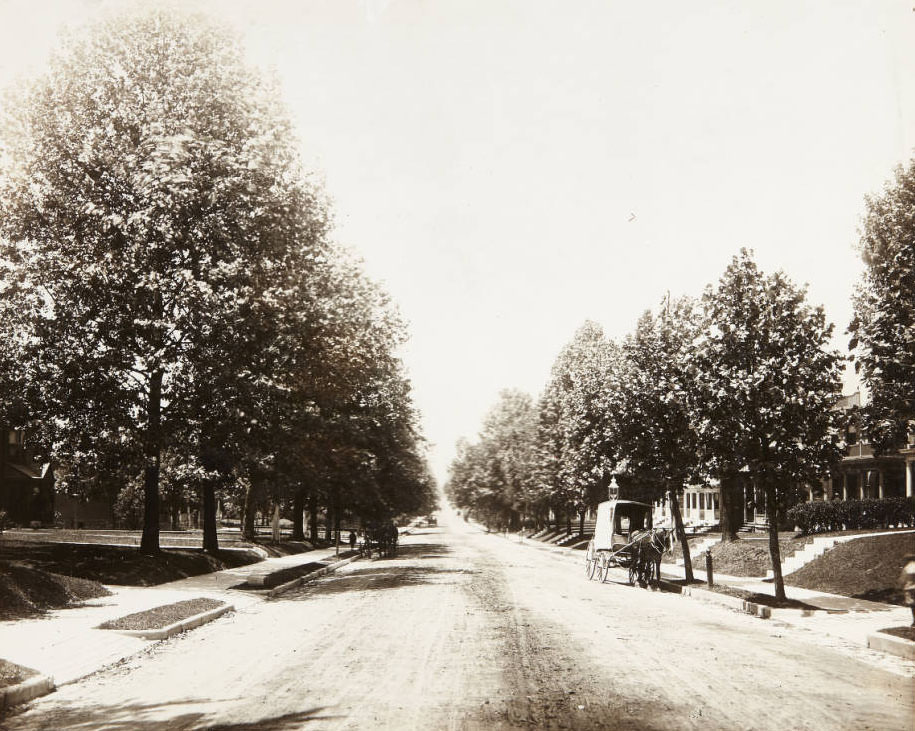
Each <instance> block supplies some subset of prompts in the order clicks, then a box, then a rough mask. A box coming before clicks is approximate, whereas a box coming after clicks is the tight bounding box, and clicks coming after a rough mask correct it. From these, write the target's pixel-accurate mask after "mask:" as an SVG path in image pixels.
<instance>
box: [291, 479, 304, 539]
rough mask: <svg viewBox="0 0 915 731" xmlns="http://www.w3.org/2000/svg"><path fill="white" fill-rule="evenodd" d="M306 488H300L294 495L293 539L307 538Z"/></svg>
mask: <svg viewBox="0 0 915 731" xmlns="http://www.w3.org/2000/svg"><path fill="white" fill-rule="evenodd" d="M304 522H305V490H303V489H299V490H297V491H296V493H295V495H293V496H292V540H294V541H304V540H305V526H304V525H303V524H304Z"/></svg>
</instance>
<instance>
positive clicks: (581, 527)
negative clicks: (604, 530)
mask: <svg viewBox="0 0 915 731" xmlns="http://www.w3.org/2000/svg"><path fill="white" fill-rule="evenodd" d="M584 532H585V514H584V513H579V514H578V535H583V534H584Z"/></svg>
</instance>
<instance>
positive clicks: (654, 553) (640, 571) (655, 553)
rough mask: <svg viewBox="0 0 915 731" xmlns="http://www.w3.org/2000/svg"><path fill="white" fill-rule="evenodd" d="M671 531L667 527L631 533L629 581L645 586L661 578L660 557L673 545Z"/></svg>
mask: <svg viewBox="0 0 915 731" xmlns="http://www.w3.org/2000/svg"><path fill="white" fill-rule="evenodd" d="M673 533H674V532H673V531H672V530H670V529H668V528H649V529H647V530H644V531H639V532H638V533H635V534H633V536H632V542H631V562H630V564H629V581H630V583H633V584H634V583H636V582H638V584H639V585H640V586H647V585H648V584H649V583H651V582H652V581H660V580H661V557H662V556H663V555H664V554H665V553H667V552H668V551H670V550H671V548H672V547H673Z"/></svg>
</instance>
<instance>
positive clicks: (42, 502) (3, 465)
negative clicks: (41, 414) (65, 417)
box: [0, 426, 54, 526]
mask: <svg viewBox="0 0 915 731" xmlns="http://www.w3.org/2000/svg"><path fill="white" fill-rule="evenodd" d="M0 510H3V511H5V512H6V516H7V520H8V521H10V522H12V523H15V524H16V525H21V526H27V525H31V524H33V523H36V522H37V523H41V524H44V525H49V524H52V523H53V522H54V473H53V471H52V470H51V466H50V464H38V463H37V462H35V460H34V459H33V458H32V455H31V454H30V452H29V450H28V448H27V445H26V437H25V433H24V432H23V431H21V430H17V429H8V428H6V427H5V426H0Z"/></svg>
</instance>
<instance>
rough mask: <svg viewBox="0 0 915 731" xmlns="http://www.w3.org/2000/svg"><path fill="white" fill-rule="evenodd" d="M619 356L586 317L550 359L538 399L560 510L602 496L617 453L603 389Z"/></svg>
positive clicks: (545, 468) (547, 466)
mask: <svg viewBox="0 0 915 731" xmlns="http://www.w3.org/2000/svg"><path fill="white" fill-rule="evenodd" d="M618 361H619V352H618V348H617V346H616V345H615V344H614V343H613V342H612V341H609V340H608V339H607V338H606V337H605V336H604V332H603V329H602V328H601V327H600V326H599V325H598V324H596V323H594V322H590V321H588V322H585V323H584V325H582V326H581V327H580V328H579V329H578V330H577V331H576V332H575V335H574V336H573V338H572V340H571V341H570V342H569V343H568V344H567V345H566V346H565V347H564V348H563V349H562V350H561V351H560V353H559V355H558V356H557V357H556V360H555V362H554V363H553V368H552V371H551V374H550V380H549V382H548V383H547V385H546V388H545V389H544V392H543V395H542V396H541V399H540V412H541V419H540V420H541V447H542V450H541V455H542V459H543V465H542V474H543V475H544V477H545V479H546V480H547V481H548V484H549V487H550V491H551V494H552V499H553V505H554V508H556V509H558V510H559V511H561V512H565V513H567V514H568V513H571V512H574V511H575V509H576V507H578V509H579V510H581V509H582V508H583V507H586V506H594V505H596V504H597V503H598V502H599V501H600V500H601V499H603V498H604V497H605V496H606V487H607V485H608V483H609V480H610V476H611V470H612V467H613V464H614V461H615V455H614V445H613V441H612V438H610V437H609V436H608V429H607V428H606V424H607V420H608V419H610V418H612V417H613V415H612V413H611V412H610V411H609V410H608V409H607V408H606V398H605V393H606V390H607V389H608V388H610V387H612V384H613V383H614V382H615V378H616V376H615V369H616V368H617V366H618ZM583 520H584V514H583V512H582V513H581V515H580V521H583ZM581 528H582V526H581V524H580V525H579V529H580V530H581Z"/></svg>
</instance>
